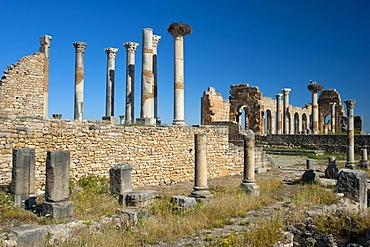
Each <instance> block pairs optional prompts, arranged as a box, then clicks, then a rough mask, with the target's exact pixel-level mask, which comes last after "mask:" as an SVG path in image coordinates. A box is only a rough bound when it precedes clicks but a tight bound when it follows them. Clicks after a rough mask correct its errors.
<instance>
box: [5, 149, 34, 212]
mask: <svg viewBox="0 0 370 247" xmlns="http://www.w3.org/2000/svg"><path fill="white" fill-rule="evenodd" d="M10 192H11V194H12V195H13V198H14V204H15V205H16V206H19V207H26V201H28V202H31V201H30V200H29V198H30V197H31V195H34V194H35V149H33V148H15V149H13V168H12V181H11V184H10ZM28 204H30V203H28ZM29 206H30V207H32V206H33V205H29Z"/></svg>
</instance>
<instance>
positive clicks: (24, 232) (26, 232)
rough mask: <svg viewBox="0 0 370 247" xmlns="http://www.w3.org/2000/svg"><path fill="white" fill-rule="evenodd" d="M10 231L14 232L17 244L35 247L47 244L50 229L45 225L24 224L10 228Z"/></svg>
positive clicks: (23, 246) (24, 246)
mask: <svg viewBox="0 0 370 247" xmlns="http://www.w3.org/2000/svg"><path fill="white" fill-rule="evenodd" d="M10 232H11V233H12V234H14V235H15V237H16V239H17V245H16V246H22V247H34V246H46V245H47V241H48V238H47V237H48V230H47V229H46V228H45V227H44V226H39V225H22V226H18V227H12V228H10ZM4 246H7V245H4ZM12 246H13V245H12Z"/></svg>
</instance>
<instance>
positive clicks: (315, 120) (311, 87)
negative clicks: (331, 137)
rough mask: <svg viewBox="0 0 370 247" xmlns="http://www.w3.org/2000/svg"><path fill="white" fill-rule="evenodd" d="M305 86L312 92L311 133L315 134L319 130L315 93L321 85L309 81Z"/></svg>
mask: <svg viewBox="0 0 370 247" xmlns="http://www.w3.org/2000/svg"><path fill="white" fill-rule="evenodd" d="M307 88H308V90H310V91H311V93H312V134H314V135H315V134H318V132H319V106H318V104H317V93H318V92H320V91H321V90H322V85H321V84H318V83H316V82H313V81H310V83H309V84H308V86H307Z"/></svg>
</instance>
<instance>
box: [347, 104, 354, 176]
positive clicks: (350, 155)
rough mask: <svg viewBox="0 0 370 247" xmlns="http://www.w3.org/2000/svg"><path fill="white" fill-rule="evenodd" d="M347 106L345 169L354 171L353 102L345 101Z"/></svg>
mask: <svg viewBox="0 0 370 247" xmlns="http://www.w3.org/2000/svg"><path fill="white" fill-rule="evenodd" d="M344 103H346V106H347V162H346V168H349V169H355V131H354V108H355V103H356V101H355V100H345V101H344Z"/></svg>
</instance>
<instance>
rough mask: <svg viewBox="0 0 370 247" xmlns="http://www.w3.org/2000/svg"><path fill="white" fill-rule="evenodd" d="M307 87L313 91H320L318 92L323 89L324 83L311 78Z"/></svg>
mask: <svg viewBox="0 0 370 247" xmlns="http://www.w3.org/2000/svg"><path fill="white" fill-rule="evenodd" d="M307 88H308V90H310V91H311V92H312V93H318V92H320V91H322V85H321V84H319V83H317V82H315V81H311V80H310V83H309V84H308V85H307Z"/></svg>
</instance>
